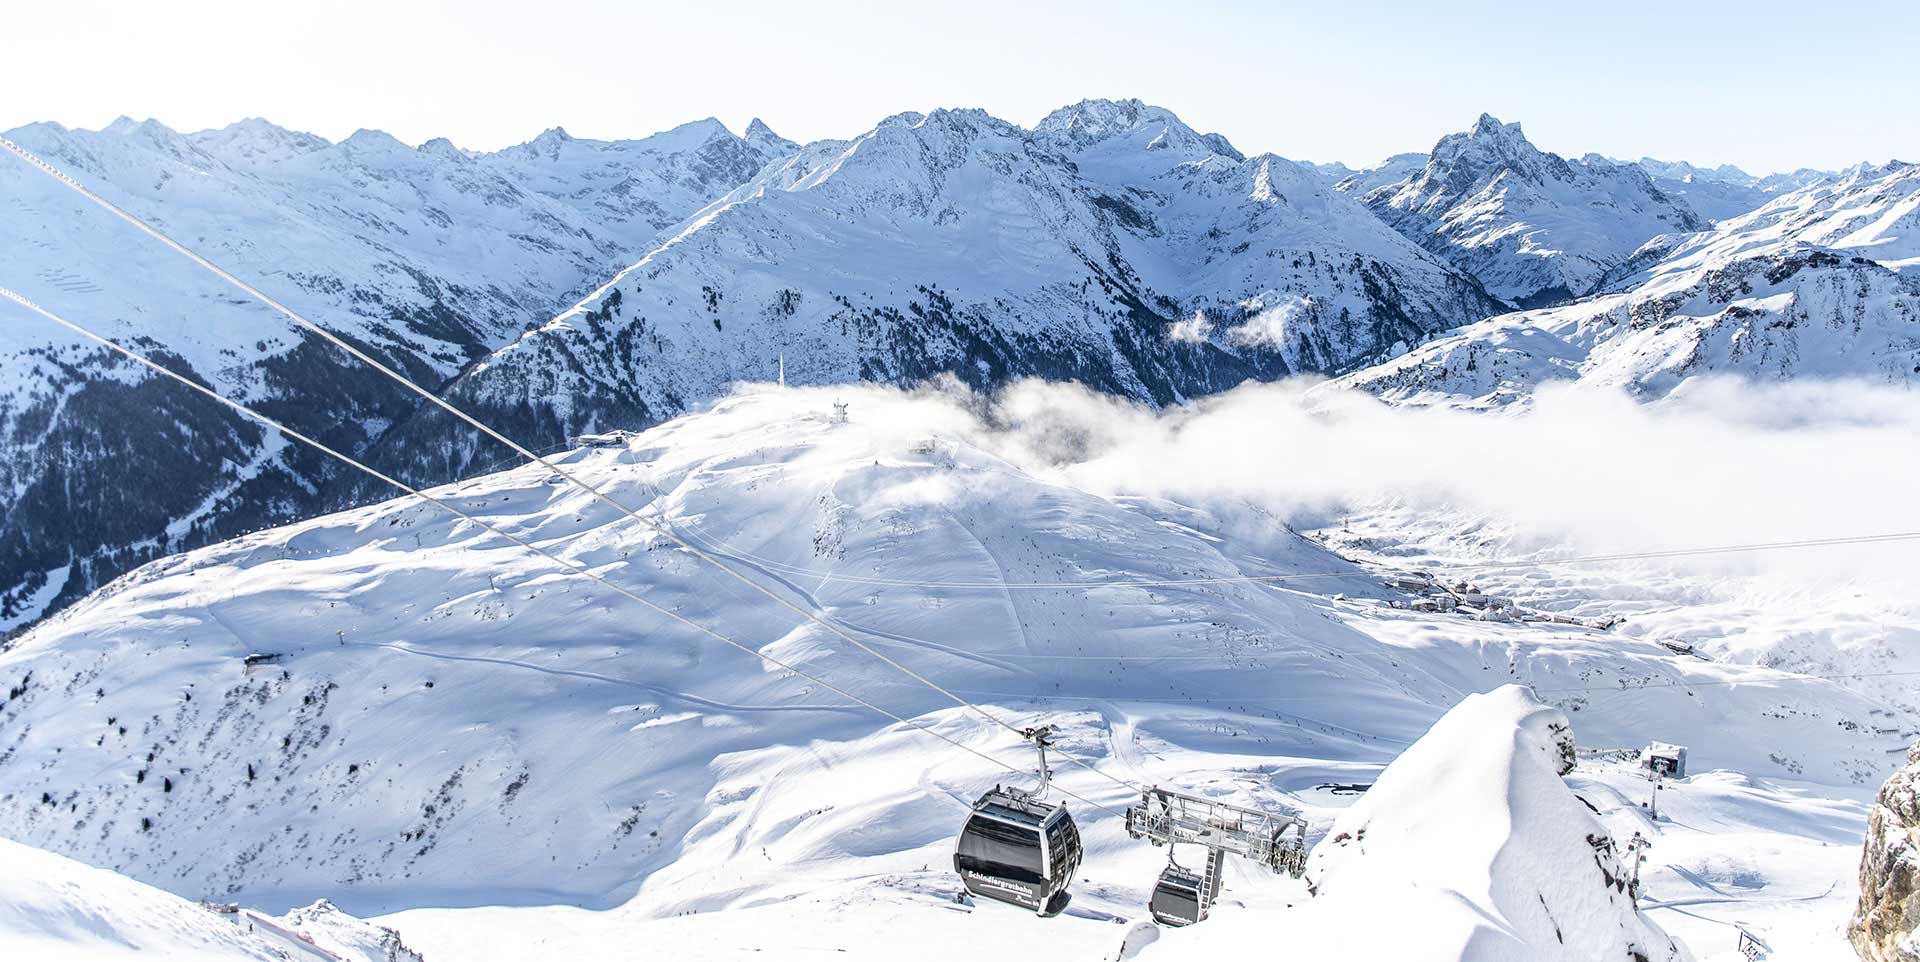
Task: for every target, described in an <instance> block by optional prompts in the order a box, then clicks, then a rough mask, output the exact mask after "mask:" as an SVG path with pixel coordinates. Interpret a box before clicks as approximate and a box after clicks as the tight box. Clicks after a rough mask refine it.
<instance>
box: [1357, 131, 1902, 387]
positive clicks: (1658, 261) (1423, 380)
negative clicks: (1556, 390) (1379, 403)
mask: <svg viewBox="0 0 1920 962" xmlns="http://www.w3.org/2000/svg"><path fill="white" fill-rule="evenodd" d="M1916 244H1920V167H1916V166H1914V165H1911V164H1900V163H1893V164H1887V165H1884V166H1881V167H1877V168H1859V169H1856V170H1854V171H1853V172H1851V173H1849V174H1848V175H1847V176H1845V177H1842V178H1840V179H1838V180H1834V181H1831V182H1822V183H1817V184H1814V185H1812V186H1809V187H1806V188H1802V189H1801V190H1798V191H1794V192H1793V193H1790V194H1786V195H1784V196H1782V197H1780V198H1778V199H1776V200H1774V201H1772V202H1771V203H1768V204H1767V205H1766V206H1764V207H1762V208H1760V209H1759V210H1756V211H1754V212H1752V213H1750V214H1747V215H1745V216H1742V217H1736V218H1733V219H1731V220H1728V221H1725V222H1723V223H1721V224H1719V225H1718V226H1716V227H1715V228H1714V229H1713V230H1711V231H1705V232H1700V233H1696V234H1689V235H1676V236H1669V237H1662V238H1656V239H1655V240H1654V241H1651V242H1649V243H1648V244H1647V246H1646V247H1645V248H1644V249H1643V250H1642V251H1641V252H1639V253H1638V254H1636V255H1635V257H1634V258H1633V259H1631V260H1630V261H1628V262H1627V263H1626V265H1625V266H1624V267H1623V268H1622V269H1621V270H1620V271H1619V272H1618V276H1616V277H1615V278H1613V279H1611V280H1610V281H1609V282H1608V284H1609V287H1610V288H1611V289H1612V290H1613V291H1614V292H1613V293H1607V294H1602V295H1599V296H1596V297H1592V298H1589V299H1587V300H1584V301H1581V302H1579V303H1576V304H1571V305H1567V306H1565V307H1557V308H1549V309H1544V310H1538V311H1529V312H1523V313H1517V314H1510V315H1505V316H1501V317H1495V318H1491V319H1489V320H1486V321H1483V322H1481V323H1479V324H1475V325H1472V326H1470V327H1467V328H1464V329H1462V330H1461V331H1459V332H1457V333H1455V334H1453V335H1451V336H1448V337H1444V338H1441V339H1438V340H1435V341H1432V342H1430V343H1427V344H1424V345H1421V346H1420V347H1418V348H1417V349H1415V350H1413V351H1412V352H1410V353H1408V354H1407V355H1405V356H1403V357H1399V358H1396V359H1394V360H1392V361H1389V362H1386V363H1384V364H1381V365H1379V366H1377V367H1375V368H1372V369H1369V370H1365V371H1361V372H1357V373H1355V374H1353V375H1351V376H1350V377H1349V378H1347V379H1345V381H1344V383H1347V384H1351V385H1354V386H1360V387H1364V388H1365V389H1367V390H1369V391H1372V392H1374V393H1376V394H1379V395H1381V396H1383V397H1388V398H1394V399H1401V400H1417V401H1423V402H1426V401H1432V402H1440V403H1463V402H1464V403H1471V404H1476V405H1499V404H1504V403H1509V402H1512V401H1515V400H1524V399H1526V398H1527V397H1529V396H1530V394H1531V392H1532V390H1533V389H1534V388H1536V387H1537V386H1539V385H1540V384H1543V383H1548V382H1552V381H1560V380H1579V381H1582V382H1585V383H1591V384H1601V385H1607V386H1615V387H1621V388H1625V389H1628V390H1630V391H1632V392H1633V393H1635V394H1636V395H1638V396H1642V397H1651V398H1657V397H1663V396H1666V395H1667V394H1669V393H1671V392H1672V391H1674V390H1676V389H1677V388H1679V387H1680V386H1681V385H1683V384H1685V383H1686V382H1687V380H1688V379H1690V378H1693V377H1697V376H1701V375H1708V374H1725V375H1738V376H1743V377H1747V378H1753V379H1759V380H1770V381H1777V380H1786V379H1791V378H1806V377H1812V378H1862V379H1867V380H1871V381H1888V382H1893V383H1911V382H1912V381H1913V380H1914V379H1915V378H1916V376H1920V274H1916V265H1917V264H1920V247H1916Z"/></svg>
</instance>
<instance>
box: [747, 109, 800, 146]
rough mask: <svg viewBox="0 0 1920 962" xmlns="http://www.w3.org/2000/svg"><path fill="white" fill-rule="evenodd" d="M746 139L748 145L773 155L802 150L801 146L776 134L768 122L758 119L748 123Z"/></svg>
mask: <svg viewBox="0 0 1920 962" xmlns="http://www.w3.org/2000/svg"><path fill="white" fill-rule="evenodd" d="M744 139H745V140H746V142H747V143H749V144H753V145H754V146H756V147H760V148H761V149H763V150H767V151H769V152H771V153H792V152H793V151H795V150H798V149H800V145H799V144H796V143H794V142H793V141H791V140H788V139H787V138H785V137H782V136H780V135H779V134H776V133H774V132H773V128H772V127H769V126H767V125H766V122H765V121H762V120H761V119H760V118H758V117H755V118H753V119H752V120H750V121H748V122H747V133H746V137H745V138H744Z"/></svg>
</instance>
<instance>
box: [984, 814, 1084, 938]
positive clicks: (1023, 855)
mask: <svg viewBox="0 0 1920 962" xmlns="http://www.w3.org/2000/svg"><path fill="white" fill-rule="evenodd" d="M1079 867H1080V830H1079V829H1078V828H1077V827H1076V826H1075V825H1074V824H1073V816H1071V815H1069V814H1067V807H1066V806H1065V805H1049V804H1046V803H1045V802H1041V801H1037V800H1035V799H1033V798H1031V797H1028V796H1026V795H1023V794H1021V793H1019V792H1013V791H1006V790H1003V789H1000V788H997V787H996V788H995V789H994V790H993V791H991V792H988V793H986V794H985V795H982V796H980V800H979V801H977V802H975V803H974V804H973V814H972V815H971V816H969V817H968V818H967V824H966V825H965V826H964V827H962V828H961V830H960V840H959V842H958V843H957V844H956V845H955V846H954V852H953V868H954V871H956V872H958V873H960V881H961V883H962V884H964V885H965V886H966V887H967V891H969V892H971V893H973V894H974V895H976V896H979V897H982V898H989V899H994V900H996V901H1000V902H1007V903H1010V904H1013V905H1018V906H1020V907H1022V908H1028V909H1032V910H1034V911H1035V912H1037V913H1039V914H1041V915H1054V914H1057V913H1058V912H1059V911H1060V910H1061V909H1063V908H1065V907H1066V904H1067V900H1068V898H1069V896H1068V894H1067V885H1068V884H1069V883H1071V882H1072V881H1073V873H1074V871H1075V870H1076V869H1078V868H1079Z"/></svg>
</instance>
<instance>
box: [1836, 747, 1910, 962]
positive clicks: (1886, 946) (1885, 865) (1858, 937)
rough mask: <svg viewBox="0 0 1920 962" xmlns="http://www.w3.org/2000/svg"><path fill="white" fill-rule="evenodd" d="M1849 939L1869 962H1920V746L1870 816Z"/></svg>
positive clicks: (1882, 789)
mask: <svg viewBox="0 0 1920 962" xmlns="http://www.w3.org/2000/svg"><path fill="white" fill-rule="evenodd" d="M1847 938H1848V939H1849V940H1850V941H1852V942H1853V950H1854V951H1855V952H1858V953H1860V958H1862V959H1865V960H1866V962H1920V742H1916V743H1914V746H1913V748H1912V749H1911V750H1909V751H1908V752H1907V767H1905V768H1903V769H1901V770H1899V771H1898V772H1895V773H1894V775H1893V777H1892V778H1889V779H1887V784H1886V785H1885V786H1884V787H1882V788H1881V789H1880V796H1879V797H1878V798H1876V799H1875V800H1874V803H1873V812H1872V814H1870V815H1868V816H1867V845H1866V850H1865V852H1864V853H1863V854H1862V855H1861V857H1860V908H1859V909H1858V910H1856V911H1855V912H1854V915H1853V923H1852V924H1851V925H1849V926H1847Z"/></svg>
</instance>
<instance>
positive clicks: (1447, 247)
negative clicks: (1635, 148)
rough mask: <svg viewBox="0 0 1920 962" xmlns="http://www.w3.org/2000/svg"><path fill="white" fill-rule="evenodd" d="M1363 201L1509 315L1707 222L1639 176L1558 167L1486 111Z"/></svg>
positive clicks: (1604, 166)
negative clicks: (1511, 308)
mask: <svg viewBox="0 0 1920 962" xmlns="http://www.w3.org/2000/svg"><path fill="white" fill-rule="evenodd" d="M1391 163H1392V161H1389V164H1391ZM1366 202H1367V205H1368V206H1369V207H1371V208H1373V210H1374V212H1375V213H1377V214H1379V215H1380V217H1381V218H1382V219H1383V220H1385V221H1386V222H1387V223H1389V224H1392V225H1393V226H1394V228H1395V229H1396V230H1399V231H1400V232H1401V233H1403V234H1405V235H1406V236H1407V237H1409V238H1411V239H1412V240H1414V241H1416V242H1418V243H1419V244H1421V245H1423V246H1425V247H1426V248H1427V249H1428V250H1431V251H1433V252H1435V253H1438V254H1441V255H1444V256H1446V257H1448V258H1450V259H1451V260H1452V261H1453V262H1454V263H1455V264H1457V265H1459V266H1460V267H1461V268H1462V269H1464V270H1466V271H1467V272H1469V273H1471V274H1472V275H1473V276H1474V277H1476V278H1479V280H1480V282H1481V283H1482V284H1484V285H1486V289H1487V290H1488V292H1490V293H1492V294H1493V295H1494V296H1495V297H1499V298H1501V299H1503V300H1505V301H1507V302H1509V303H1512V304H1514V305H1516V306H1519V307H1537V306H1546V305H1551V304H1556V303H1562V302H1565V301H1570V300H1572V299H1574V298H1576V297H1579V296H1580V295H1583V294H1586V293H1588V292H1589V291H1591V290H1592V289H1593V287H1594V285H1595V284H1596V283H1598V282H1599V281H1600V279H1601V278H1602V277H1603V276H1604V275H1605V274H1606V273H1607V271H1608V270H1609V269H1611V268H1613V267H1614V266H1615V265H1617V264H1619V263H1620V262H1621V261H1623V260H1625V259H1626V258H1627V256H1628V255H1629V254H1632V253H1633V252H1634V250H1636V249H1637V248H1639V247H1640V245H1641V244H1642V243H1644V242H1646V240H1647V239H1648V238H1650V237H1653V236H1655V235H1657V234H1665V233H1672V232H1675V231H1695V230H1700V229H1702V228H1704V227H1706V226H1707V222H1706V221H1705V220H1704V219H1702V218H1701V217H1700V215H1699V214H1697V213H1695V212H1694V211H1693V209H1692V208H1690V207H1688V206H1687V204H1686V202H1685V201H1684V200H1681V199H1678V198H1675V197H1669V196H1668V195H1666V194H1664V193H1662V192H1661V191H1660V190H1659V189H1658V188H1656V187H1655V186H1654V185H1653V183H1652V182H1651V181H1649V180H1648V179H1647V175H1646V173H1645V172H1644V171H1642V170H1641V169H1640V168H1638V167H1633V166H1624V165H1616V164H1614V163H1612V162H1611V161H1608V160H1605V159H1604V158H1600V157H1591V156H1590V157H1586V158H1582V159H1580V160H1577V161H1569V160H1566V159H1564V158H1562V157H1560V156H1559V155H1557V154H1551V153H1547V152H1544V151H1541V150H1539V149H1537V148H1535V147H1534V146H1533V145H1532V144H1531V143H1529V142H1528V141H1527V139H1526V137H1525V135H1523V134H1522V133H1521V132H1520V125H1519V124H1503V123H1501V122H1500V121H1498V120H1496V119H1494V118H1493V117H1491V116H1489V115H1486V114H1482V115H1480V120H1479V122H1478V123H1476V124H1475V125H1474V127H1473V129H1472V130H1469V131H1467V132H1465V133H1458V134H1449V135H1447V136H1446V137H1443V138H1441V140H1440V142H1439V143H1438V144H1436V145H1435V146H1434V148H1433V153H1432V154H1431V155H1430V156H1429V157H1428V159H1427V162H1426V166H1425V167H1424V168H1421V169H1420V170H1419V171H1417V172H1416V173H1414V174H1412V175H1410V176H1408V177H1407V178H1406V179H1404V180H1402V181H1399V182H1397V183H1392V184H1387V185H1385V186H1380V187H1376V188H1374V189H1373V190H1371V191H1370V192H1368V193H1367V194H1366Z"/></svg>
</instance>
